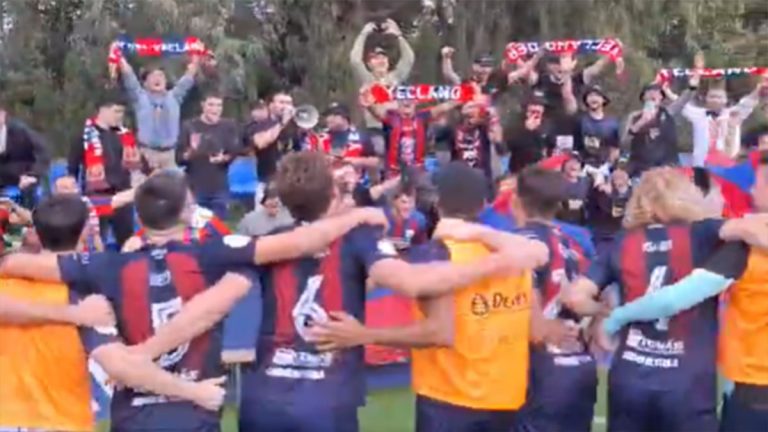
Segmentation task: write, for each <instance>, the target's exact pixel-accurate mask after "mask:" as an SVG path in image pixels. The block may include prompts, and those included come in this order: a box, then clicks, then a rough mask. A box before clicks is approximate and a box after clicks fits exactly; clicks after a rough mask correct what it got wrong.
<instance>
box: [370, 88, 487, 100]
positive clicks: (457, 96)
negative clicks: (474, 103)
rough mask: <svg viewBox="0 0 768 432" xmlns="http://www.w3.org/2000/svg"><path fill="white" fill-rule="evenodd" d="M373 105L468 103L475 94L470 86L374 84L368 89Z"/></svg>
mask: <svg viewBox="0 0 768 432" xmlns="http://www.w3.org/2000/svg"><path fill="white" fill-rule="evenodd" d="M370 92H371V98H372V99H373V101H374V103H377V104H383V103H387V102H392V101H405V100H408V101H414V102H446V101H455V102H469V101H471V100H473V99H474V98H475V96H476V94H477V91H476V88H475V86H473V85H472V84H461V85H432V84H416V85H397V86H386V85H382V84H374V85H373V86H371V89H370Z"/></svg>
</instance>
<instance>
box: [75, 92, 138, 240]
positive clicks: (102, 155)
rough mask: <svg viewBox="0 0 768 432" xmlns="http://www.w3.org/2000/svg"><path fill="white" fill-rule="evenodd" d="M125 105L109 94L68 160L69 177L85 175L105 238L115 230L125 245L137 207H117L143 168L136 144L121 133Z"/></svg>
mask: <svg viewBox="0 0 768 432" xmlns="http://www.w3.org/2000/svg"><path fill="white" fill-rule="evenodd" d="M124 111H125V106H124V105H123V102H122V101H121V100H120V99H119V98H117V97H114V96H112V95H108V96H107V97H106V98H105V99H104V100H102V101H101V102H100V103H99V106H98V110H97V112H96V116H95V117H93V118H89V119H87V120H86V121H85V129H84V130H83V134H82V135H81V136H79V137H77V139H75V140H74V141H73V143H72V147H71V149H70V152H69V158H68V171H69V175H71V176H72V177H74V178H76V179H78V178H80V175H81V174H83V177H84V180H85V183H84V184H85V188H84V190H85V195H86V196H87V197H88V199H89V200H90V201H91V203H93V205H94V208H95V209H96V213H97V215H98V216H99V221H100V231H101V235H102V239H103V240H106V236H107V234H108V232H109V230H108V228H110V227H111V228H112V232H113V234H114V237H115V241H116V242H117V244H118V246H122V245H123V243H125V241H126V240H128V238H130V237H131V235H132V234H133V228H134V227H133V205H123V206H121V207H117V208H115V207H113V206H112V205H111V204H112V202H113V198H114V196H115V195H116V194H118V193H119V192H123V191H127V190H130V189H131V171H133V170H138V169H139V168H140V167H141V158H140V156H139V153H138V149H137V148H136V142H135V141H133V140H131V139H130V136H129V135H125V134H120V133H119V132H120V123H121V121H122V118H123V114H124Z"/></svg>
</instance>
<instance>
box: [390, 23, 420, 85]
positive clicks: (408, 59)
mask: <svg viewBox="0 0 768 432" xmlns="http://www.w3.org/2000/svg"><path fill="white" fill-rule="evenodd" d="M389 22H390V24H389V33H390V34H393V35H395V37H397V45H398V47H399V48H400V60H398V62H397V65H396V66H395V70H393V71H392V78H393V80H392V81H394V82H395V83H398V84H399V83H402V82H404V81H405V80H406V79H408V75H410V74H411V69H413V63H414V61H415V60H416V55H415V54H414V53H413V49H412V48H411V45H410V44H409V43H408V41H407V40H406V39H405V37H404V36H403V33H402V31H400V27H398V25H397V23H395V22H394V21H392V20H389Z"/></svg>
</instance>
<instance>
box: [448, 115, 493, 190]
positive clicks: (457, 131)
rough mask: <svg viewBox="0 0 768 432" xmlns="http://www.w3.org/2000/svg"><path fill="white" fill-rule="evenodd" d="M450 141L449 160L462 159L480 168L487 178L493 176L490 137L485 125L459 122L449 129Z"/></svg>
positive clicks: (473, 166)
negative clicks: (459, 123)
mask: <svg viewBox="0 0 768 432" xmlns="http://www.w3.org/2000/svg"><path fill="white" fill-rule="evenodd" d="M451 143H452V146H451V160H454V161H462V162H464V163H466V164H467V165H469V166H471V167H472V168H476V169H479V170H481V171H482V172H483V173H484V174H485V176H486V177H487V178H488V179H491V178H492V177H493V172H492V168H491V155H492V152H491V139H490V136H489V134H488V127H487V126H485V125H478V126H470V125H466V124H461V125H459V126H457V127H456V128H454V129H453V130H451Z"/></svg>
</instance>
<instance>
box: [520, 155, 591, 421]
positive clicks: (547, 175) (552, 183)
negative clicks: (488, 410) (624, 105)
mask: <svg viewBox="0 0 768 432" xmlns="http://www.w3.org/2000/svg"><path fill="white" fill-rule="evenodd" d="M566 189H567V185H566V180H565V179H564V177H563V176H562V174H561V173H559V172H556V171H551V170H547V169H544V168H541V167H535V166H534V167H528V168H525V169H524V170H523V171H522V172H521V173H520V174H519V176H518V179H517V199H516V200H515V201H513V209H512V211H513V213H514V216H515V219H516V221H518V223H519V224H520V228H519V230H518V232H519V233H521V234H526V235H528V236H531V237H532V238H535V239H538V240H540V241H542V242H544V244H546V245H547V247H548V248H549V255H548V257H547V260H546V263H545V264H544V265H541V266H539V267H537V268H536V270H535V272H534V287H535V288H536V289H535V290H534V296H535V297H536V301H537V304H540V305H541V307H542V308H543V314H544V318H546V320H547V321H548V322H550V323H552V324H555V325H558V324H559V325H563V326H565V327H568V328H569V329H570V337H568V338H564V339H561V340H558V341H555V342H554V343H552V342H551V341H549V340H534V341H533V342H534V344H533V346H532V347H531V383H530V391H529V398H528V401H527V403H526V406H525V408H524V422H525V423H526V424H527V425H528V426H530V427H533V428H534V429H536V430H542V431H588V430H590V428H591V425H592V417H593V414H594V403H595V400H596V397H597V368H596V365H595V359H594V358H593V357H592V355H591V353H590V352H589V350H588V343H587V342H588V341H587V337H586V335H585V331H584V330H583V328H584V327H585V323H584V322H582V320H581V319H580V317H578V316H577V315H575V314H574V313H573V312H572V311H570V310H569V309H568V308H566V307H564V306H563V305H562V304H561V302H560V295H561V294H560V292H561V289H562V287H563V286H564V285H565V284H567V283H568V282H569V281H572V280H575V278H576V277H577V276H578V275H580V274H581V273H582V272H583V271H585V270H586V266H587V265H588V263H589V260H588V259H587V257H586V256H585V253H584V251H583V250H582V248H581V247H580V246H579V245H578V243H577V242H576V241H574V240H573V239H572V238H571V237H570V236H568V235H566V234H564V233H563V232H562V231H561V229H560V228H559V227H558V226H557V225H556V224H555V222H554V218H555V214H556V213H557V211H558V209H559V208H560V205H561V203H562V201H563V198H564V197H565V195H566ZM537 339H538V338H537Z"/></svg>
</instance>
